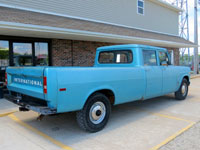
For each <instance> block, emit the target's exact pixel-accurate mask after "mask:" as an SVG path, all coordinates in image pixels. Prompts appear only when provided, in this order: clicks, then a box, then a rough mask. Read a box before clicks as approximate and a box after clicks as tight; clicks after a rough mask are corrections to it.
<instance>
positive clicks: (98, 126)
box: [76, 93, 111, 132]
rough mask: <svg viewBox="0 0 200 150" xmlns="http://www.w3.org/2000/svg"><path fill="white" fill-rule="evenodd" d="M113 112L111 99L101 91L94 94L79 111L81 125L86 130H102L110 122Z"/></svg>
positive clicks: (78, 117)
mask: <svg viewBox="0 0 200 150" xmlns="http://www.w3.org/2000/svg"><path fill="white" fill-rule="evenodd" d="M110 112H111V104H110V101H109V99H108V98H107V97H106V96H105V95H104V94H101V93H95V94H94V95H92V96H91V97H90V98H89V99H88V101H87V103H86V104H85V106H84V108H83V109H82V110H81V111H79V112H77V115H76V118H77V122H78V124H79V126H80V127H81V128H82V129H84V130H85V131H89V132H97V131H100V130H102V129H103V128H104V127H105V125H106V124H107V122H108V119H109V116H110Z"/></svg>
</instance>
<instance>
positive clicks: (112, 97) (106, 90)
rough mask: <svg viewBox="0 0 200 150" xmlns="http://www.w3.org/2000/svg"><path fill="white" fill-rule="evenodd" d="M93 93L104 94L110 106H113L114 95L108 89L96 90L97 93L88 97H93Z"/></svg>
mask: <svg viewBox="0 0 200 150" xmlns="http://www.w3.org/2000/svg"><path fill="white" fill-rule="evenodd" d="M95 93H102V94H104V95H105V96H106V97H107V98H108V99H109V100H110V103H111V105H113V104H114V103H115V95H114V93H113V91H111V90H108V89H104V90H98V91H95V92H94V93H92V94H91V95H90V96H92V95H94V94H95Z"/></svg>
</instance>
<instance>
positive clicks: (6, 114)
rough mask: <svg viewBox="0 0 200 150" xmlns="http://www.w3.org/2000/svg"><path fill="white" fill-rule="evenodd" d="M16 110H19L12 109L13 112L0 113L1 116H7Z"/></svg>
mask: <svg viewBox="0 0 200 150" xmlns="http://www.w3.org/2000/svg"><path fill="white" fill-rule="evenodd" d="M15 112H17V111H11V112H8V113H3V114H0V117H5V116H8V115H10V114H13V113H15Z"/></svg>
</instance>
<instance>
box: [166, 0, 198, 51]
mask: <svg viewBox="0 0 200 150" xmlns="http://www.w3.org/2000/svg"><path fill="white" fill-rule="evenodd" d="M165 1H167V2H169V3H172V2H174V1H175V0H165ZM188 13H189V14H188V15H189V16H188V17H189V40H190V41H192V42H194V0H188ZM198 36H199V38H198V41H199V45H200V4H199V5H198ZM186 53H187V52H186ZM199 53H200V49H199ZM190 54H191V55H192V54H193V49H192V48H191V49H190Z"/></svg>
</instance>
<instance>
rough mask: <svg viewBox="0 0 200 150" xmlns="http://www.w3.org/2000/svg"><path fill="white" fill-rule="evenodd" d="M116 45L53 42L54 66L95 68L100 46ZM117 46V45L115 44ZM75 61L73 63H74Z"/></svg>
mask: <svg viewBox="0 0 200 150" xmlns="http://www.w3.org/2000/svg"><path fill="white" fill-rule="evenodd" d="M108 45H114V44H112V43H103V42H102V43H101V42H90V41H74V40H73V41H72V40H60V39H53V40H52V61H53V66H72V65H73V66H93V64H94V59H95V55H96V49H97V48H98V47H100V46H108ZM115 45H116V44H115ZM72 56H73V59H72ZM72 60H73V62H72Z"/></svg>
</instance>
